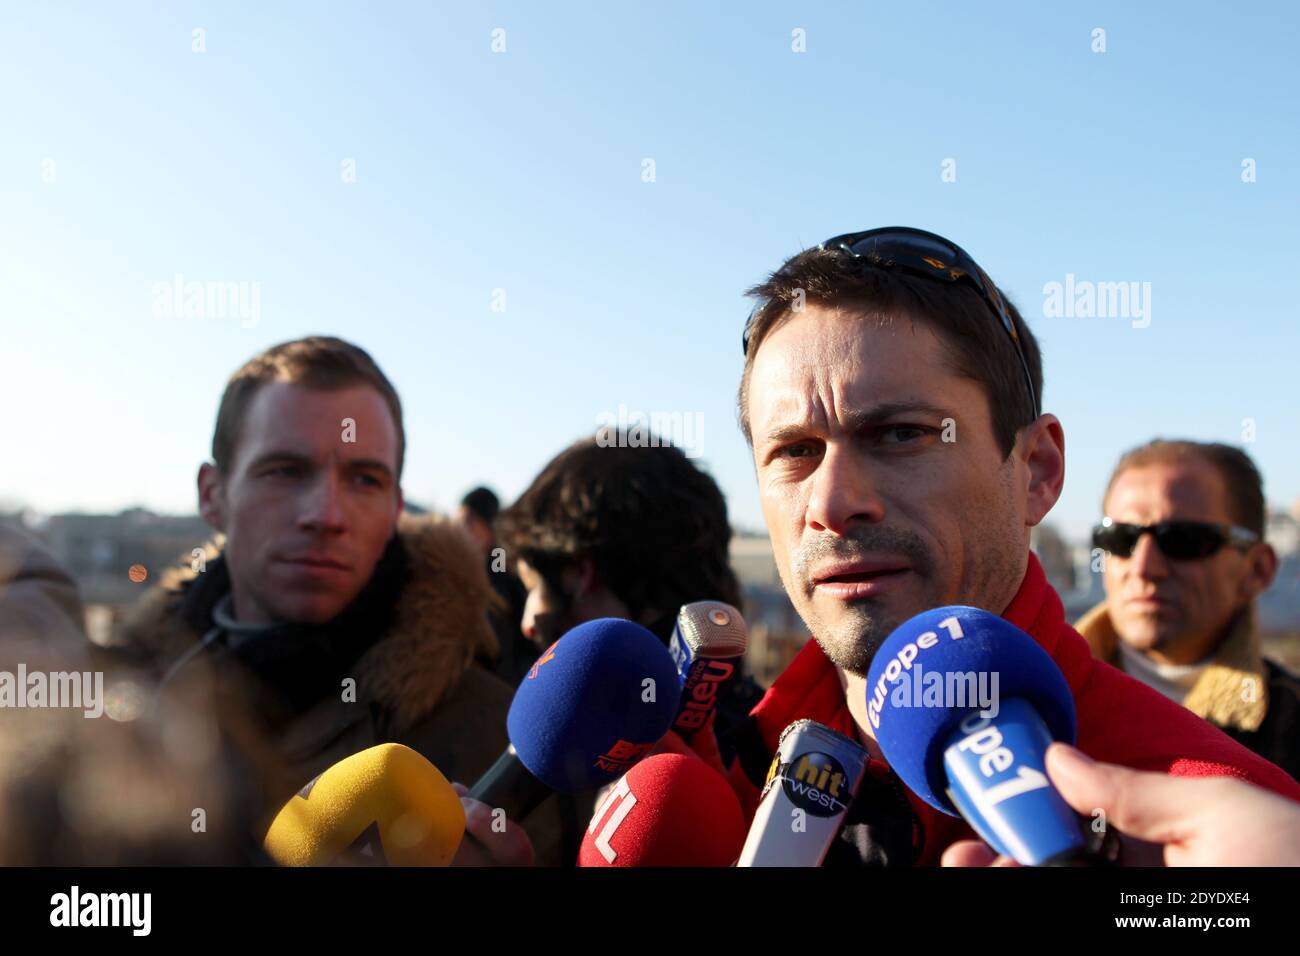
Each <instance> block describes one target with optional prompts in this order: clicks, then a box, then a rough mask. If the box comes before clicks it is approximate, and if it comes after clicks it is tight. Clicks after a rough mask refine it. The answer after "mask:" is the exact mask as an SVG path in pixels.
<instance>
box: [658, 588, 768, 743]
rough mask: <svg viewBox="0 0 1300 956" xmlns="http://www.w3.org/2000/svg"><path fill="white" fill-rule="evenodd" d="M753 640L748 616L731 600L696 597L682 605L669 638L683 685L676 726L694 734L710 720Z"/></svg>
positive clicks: (674, 724)
mask: <svg viewBox="0 0 1300 956" xmlns="http://www.w3.org/2000/svg"><path fill="white" fill-rule="evenodd" d="M748 640H749V635H748V631H747V630H746V628H745V619H744V618H743V617H741V616H740V612H739V611H737V610H736V609H735V608H734V607H732V606H731V605H730V604H724V603H723V602H722V601H695V602H694V603H691V604H684V605H682V609H681V610H680V611H679V612H678V613H677V625H676V626H675V627H674V628H673V636H672V639H671V640H670V641H669V643H668V651H669V653H671V654H672V658H673V663H675V664H676V665H677V676H678V678H679V679H680V680H681V685H682V701H681V707H680V709H679V710H678V712H677V719H676V720H674V721H673V730H675V731H677V732H678V733H679V734H681V735H682V736H683V737H687V738H689V737H690V736H691V735H692V734H694V733H695V732H696V731H697V730H699V729H700V728H701V727H703V726H704V724H705V722H706V721H707V720H708V719H709V715H710V714H712V713H713V712H714V710H716V709H717V706H718V698H719V697H721V696H722V694H723V692H724V691H726V689H727V685H728V684H729V683H730V682H731V679H732V677H734V676H735V674H736V671H737V670H738V669H739V667H740V660H741V658H742V657H744V656H745V647H746V645H747V644H748Z"/></svg>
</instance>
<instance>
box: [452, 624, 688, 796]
mask: <svg viewBox="0 0 1300 956" xmlns="http://www.w3.org/2000/svg"><path fill="white" fill-rule="evenodd" d="M680 697H681V684H680V682H679V681H678V679H677V668H676V666H675V664H674V663H673V659H672V656H671V655H670V654H669V653H668V648H666V647H665V646H664V644H663V642H662V641H660V640H659V638H657V637H655V636H654V634H652V633H651V632H650V631H648V630H646V629H645V628H644V627H642V626H641V625H640V624H634V623H633V622H631V621H625V620H622V619H620V618H599V619H597V620H594V621H587V622H585V623H583V624H579V625H578V626H577V627H575V628H573V630H571V631H568V632H567V633H566V634H565V635H564V636H563V637H561V638H560V639H559V640H558V641H556V642H555V643H554V644H552V645H551V646H550V647H548V648H547V649H546V650H545V651H544V652H543V653H542V655H541V657H539V658H538V659H537V661H536V663H534V664H533V666H532V669H531V670H529V671H528V674H527V675H526V676H525V677H524V679H523V680H522V681H520V683H519V689H518V690H516V691H515V699H514V701H513V702H512V703H511V704H510V713H509V714H508V715H507V717H506V732H507V734H508V735H509V737H510V746H509V747H507V748H506V751H505V753H504V754H502V755H501V757H500V759H498V760H497V762H496V763H495V764H493V765H492V767H491V768H490V769H489V770H488V771H487V773H486V774H484V775H483V776H482V777H480V778H479V780H478V782H477V783H475V784H474V787H473V789H471V790H470V791H469V794H468V796H470V797H473V798H474V799H476V800H481V801H483V802H484V803H486V804H487V805H488V806H491V807H500V808H502V809H504V810H505V811H506V816H507V817H509V818H511V819H514V820H519V819H522V818H523V817H525V816H527V815H528V814H529V813H530V812H531V811H532V810H533V809H534V808H535V807H536V806H537V805H538V804H539V803H541V802H542V800H544V799H546V797H547V796H548V795H549V794H550V793H551V792H552V791H559V792H561V793H578V792H580V791H583V790H590V789H593V788H595V787H599V786H603V785H604V784H607V783H609V782H611V781H613V780H617V779H618V778H619V777H621V776H622V775H623V774H624V773H626V772H627V770H628V768H630V767H631V766H632V765H633V764H634V763H636V762H637V761H638V760H640V759H641V758H642V757H643V756H645V754H647V753H649V751H650V750H651V749H652V748H653V747H654V745H655V744H657V743H658V742H659V740H660V739H661V738H662V737H663V736H664V734H666V733H667V732H668V729H669V727H670V726H671V725H672V722H673V718H674V717H675V716H676V715H677V705H678V703H679V699H680Z"/></svg>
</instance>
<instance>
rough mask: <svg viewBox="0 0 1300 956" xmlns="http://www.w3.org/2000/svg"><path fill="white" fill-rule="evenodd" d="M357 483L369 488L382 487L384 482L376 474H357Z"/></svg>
mask: <svg viewBox="0 0 1300 956" xmlns="http://www.w3.org/2000/svg"><path fill="white" fill-rule="evenodd" d="M357 483H358V484H361V485H365V486H366V487H367V488H382V487H383V486H384V483H383V482H382V481H380V480H379V479H378V478H376V477H375V476H374V475H357Z"/></svg>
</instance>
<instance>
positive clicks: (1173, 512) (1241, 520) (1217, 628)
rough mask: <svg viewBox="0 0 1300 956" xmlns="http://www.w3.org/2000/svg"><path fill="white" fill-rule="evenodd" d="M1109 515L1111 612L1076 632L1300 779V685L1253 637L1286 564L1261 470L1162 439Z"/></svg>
mask: <svg viewBox="0 0 1300 956" xmlns="http://www.w3.org/2000/svg"><path fill="white" fill-rule="evenodd" d="M1102 511H1103V513H1104V515H1105V517H1104V518H1103V520H1102V523H1101V524H1099V525H1098V526H1097V528H1096V530H1095V531H1094V533H1093V543H1094V545H1095V546H1096V547H1097V548H1100V549H1101V550H1102V551H1104V552H1105V563H1104V565H1103V567H1104V573H1103V580H1104V582H1105V586H1106V600H1105V601H1103V602H1102V603H1101V604H1099V605H1098V606H1097V607H1095V608H1093V609H1092V610H1091V611H1089V612H1088V614H1087V615H1085V616H1084V617H1083V618H1082V619H1081V620H1080V621H1079V625H1078V628H1079V632H1080V633H1081V634H1082V635H1083V636H1084V637H1085V638H1086V639H1087V641H1088V644H1089V645H1090V646H1091V648H1092V651H1093V654H1094V655H1095V656H1096V657H1098V658H1100V659H1102V660H1104V661H1107V662H1109V663H1111V664H1114V665H1115V666H1116V667H1119V668H1120V669H1121V670H1123V671H1125V672H1127V673H1128V674H1130V675H1131V676H1133V677H1136V678H1137V679H1138V680H1140V681H1142V682H1143V683H1144V684H1147V685H1148V686H1150V687H1153V688H1155V689H1156V690H1158V691H1160V693H1162V694H1164V695H1165V696H1166V697H1168V698H1170V699H1171V700H1174V701H1177V702H1178V703H1180V704H1183V705H1184V706H1185V707H1187V708H1188V709H1189V710H1191V711H1193V712H1194V713H1196V714H1198V715H1200V716H1201V717H1204V718H1205V719H1206V720H1208V721H1210V722H1211V723H1213V724H1215V725H1216V726H1218V727H1220V728H1222V729H1223V730H1224V731H1226V732H1227V733H1228V734H1229V735H1230V736H1232V737H1234V738H1235V739H1236V740H1238V741H1240V742H1241V743H1242V744H1244V745H1245V746H1247V747H1249V748H1250V749H1251V750H1253V751H1255V752H1256V753H1258V754H1260V755H1261V756H1263V757H1265V758H1267V759H1268V760H1271V761H1273V762H1274V763H1275V764H1277V765H1278V766H1280V767H1281V768H1282V769H1284V770H1285V771H1286V772H1287V773H1289V774H1291V776H1292V777H1297V778H1300V679H1298V678H1297V677H1296V675H1294V674H1292V673H1290V672H1289V671H1287V670H1286V669H1285V668H1283V667H1282V666H1281V665H1279V664H1277V663H1276V662H1274V661H1271V660H1268V659H1266V658H1265V657H1264V656H1263V652H1262V647H1261V641H1260V636H1259V633H1258V631H1257V629H1256V626H1255V599H1256V598H1257V597H1258V596H1259V595H1260V594H1261V593H1262V592H1263V591H1264V590H1265V589H1266V588H1267V587H1268V586H1269V584H1271V583H1272V581H1273V577H1274V575H1275V574H1276V573H1277V565H1278V561H1277V555H1276V554H1275V553H1274V551H1273V548H1272V547H1270V546H1269V545H1268V544H1267V543H1266V542H1265V541H1264V520H1265V507H1264V488H1263V479H1262V478H1261V477H1260V474H1259V471H1258V469H1257V468H1256V467H1255V464H1254V462H1253V461H1251V459H1250V457H1249V456H1248V455H1247V454H1246V453H1245V452H1243V451H1241V450H1239V449H1237V448H1232V447H1230V446H1228V445H1222V444H1217V443H1203V442H1194V441H1166V440H1161V439H1157V440H1155V441H1152V442H1149V443H1147V444H1145V445H1142V446H1140V447H1138V448H1135V449H1133V450H1132V451H1129V452H1127V453H1126V454H1125V455H1124V456H1123V457H1122V458H1121V459H1120V461H1119V464H1118V465H1117V466H1116V467H1115V471H1114V473H1113V474H1112V476H1111V479H1110V483H1109V485H1108V487H1107V489H1106V494H1105V498H1104V500H1103V502H1102Z"/></svg>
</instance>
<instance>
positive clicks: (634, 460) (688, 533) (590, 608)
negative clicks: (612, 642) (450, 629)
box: [501, 430, 761, 756]
mask: <svg viewBox="0 0 1300 956" xmlns="http://www.w3.org/2000/svg"><path fill="white" fill-rule="evenodd" d="M646 441H648V442H649V443H648V444H647V443H645V442H642V441H640V440H637V441H634V442H629V441H628V440H627V436H626V434H625V433H620V432H617V431H614V430H607V431H606V432H605V433H603V434H602V435H601V436H598V437H597V438H589V439H586V440H584V441H579V442H576V443H575V444H573V445H570V446H569V447H568V448H566V449H565V450H564V451H562V452H561V453H560V454H559V455H557V456H556V457H555V458H553V459H552V460H551V462H550V463H549V464H547V466H546V467H545V468H543V469H542V472H541V474H539V475H538V476H537V478H536V479H534V480H533V483H532V484H531V485H530V486H529V487H528V489H527V490H526V491H525V492H524V493H523V494H522V495H521V496H520V497H519V500H518V501H517V502H515V503H514V505H512V506H511V507H510V508H509V509H508V510H507V511H505V512H504V513H503V514H502V516H501V538H502V541H503V542H504V543H505V546H506V549H507V551H508V552H509V553H510V554H512V555H513V556H514V557H515V559H516V560H517V562H518V567H519V576H520V579H521V580H522V581H523V583H524V587H525V588H526V589H527V593H528V599H527V601H526V603H525V605H524V613H523V619H522V622H521V627H522V630H523V633H524V634H525V635H526V636H527V637H528V638H529V639H530V640H531V641H532V642H533V643H534V644H535V645H536V647H537V649H538V650H542V649H544V648H546V647H548V646H549V645H550V644H552V643H554V642H555V641H556V640H558V639H559V638H560V637H561V636H562V635H563V634H564V633H565V632H566V631H568V630H569V629H570V628H572V627H575V626H576V625H578V624H581V623H582V622H583V621H589V620H592V619H593V618H598V617H621V618H627V619H628V620H632V621H636V622H637V623H639V624H643V625H644V626H645V627H646V628H647V629H649V630H650V631H651V632H653V633H654V634H655V635H656V636H657V637H658V638H659V639H660V640H662V641H663V642H664V643H665V644H667V643H668V641H669V639H670V638H671V637H672V633H673V628H674V626H675V625H676V622H677V612H678V611H680V610H681V607H682V605H683V604H689V603H691V602H692V601H725V602H726V603H728V604H730V605H732V606H733V607H736V608H738V609H739V610H740V611H741V613H742V614H743V613H744V607H743V606H742V604H743V602H742V599H741V592H740V584H739V583H738V581H737V580H736V575H735V573H734V572H733V571H732V568H731V564H730V555H729V550H728V548H729V545H730V543H731V526H730V524H729V523H728V521H727V503H726V500H725V499H724V498H723V497H722V492H721V491H719V490H718V486H717V484H716V483H715V482H714V480H713V479H712V478H711V477H710V476H709V475H708V474H706V473H705V472H703V471H701V470H700V469H698V468H697V467H695V465H694V463H692V462H691V460H690V459H689V458H687V457H686V455H685V454H684V453H683V452H682V450H681V449H680V448H676V447H673V446H672V445H667V444H661V443H660V442H659V440H658V439H657V438H648V439H646ZM760 696H761V690H760V688H759V687H758V685H757V684H755V683H754V681H753V680H752V679H750V678H748V677H745V676H744V675H737V677H735V678H734V679H733V680H732V682H731V684H730V686H729V688H728V691H727V693H726V695H725V696H724V697H723V699H722V700H720V701H719V702H718V709H717V718H716V721H717V723H716V730H717V734H718V737H719V740H720V742H721V744H722V746H723V748H724V756H729V751H728V750H727V749H726V748H727V744H726V740H727V737H728V734H729V732H730V731H731V730H732V728H733V727H734V726H735V725H737V724H739V723H742V722H743V721H744V720H745V719H746V715H747V714H748V713H749V709H750V707H752V706H753V704H755V703H757V701H758V699H759V697H760Z"/></svg>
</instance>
